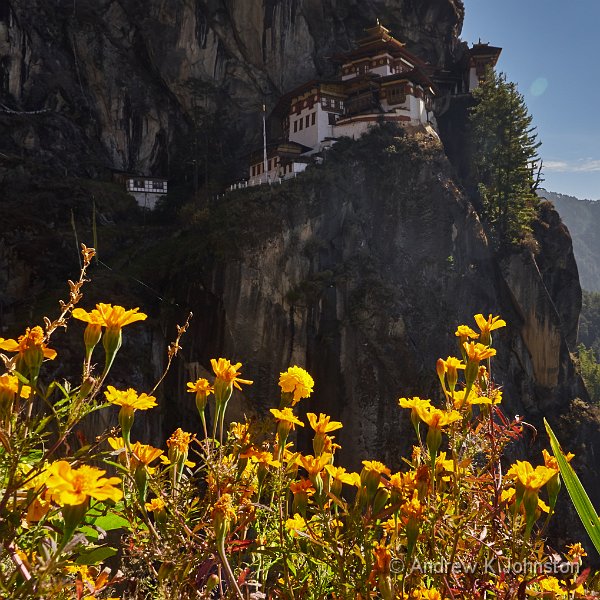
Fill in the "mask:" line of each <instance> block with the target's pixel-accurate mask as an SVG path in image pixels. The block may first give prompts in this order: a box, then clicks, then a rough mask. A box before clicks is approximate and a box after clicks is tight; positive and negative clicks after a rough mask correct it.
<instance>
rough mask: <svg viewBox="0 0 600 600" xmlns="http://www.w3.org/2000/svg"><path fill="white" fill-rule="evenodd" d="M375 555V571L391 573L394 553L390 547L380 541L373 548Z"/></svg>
mask: <svg viewBox="0 0 600 600" xmlns="http://www.w3.org/2000/svg"><path fill="white" fill-rule="evenodd" d="M373 555H374V557H375V564H374V565H373V571H374V572H375V573H378V574H379V573H389V572H390V566H391V564H392V554H391V552H390V549H389V548H388V547H387V546H386V545H385V544H384V542H383V541H380V542H379V543H378V544H377V545H376V546H375V547H374V548H373Z"/></svg>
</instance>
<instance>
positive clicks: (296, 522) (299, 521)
mask: <svg viewBox="0 0 600 600" xmlns="http://www.w3.org/2000/svg"><path fill="white" fill-rule="evenodd" d="M285 528H286V529H287V530H288V531H289V532H290V533H291V534H292V535H296V534H297V532H298V531H304V530H305V529H306V521H305V520H304V519H303V518H302V517H301V516H300V515H299V514H298V513H296V514H295V515H294V517H293V518H292V519H287V520H286V522H285Z"/></svg>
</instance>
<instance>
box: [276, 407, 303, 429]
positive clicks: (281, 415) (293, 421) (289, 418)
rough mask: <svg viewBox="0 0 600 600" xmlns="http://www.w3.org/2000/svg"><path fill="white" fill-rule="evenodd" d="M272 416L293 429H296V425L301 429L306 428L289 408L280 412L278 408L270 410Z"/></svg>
mask: <svg viewBox="0 0 600 600" xmlns="http://www.w3.org/2000/svg"><path fill="white" fill-rule="evenodd" d="M270 412H271V414H272V415H273V416H274V417H275V418H276V419H277V421H284V422H286V423H289V424H290V425H291V429H294V426H295V425H300V427H304V423H303V422H302V421H301V420H300V419H298V417H296V416H295V415H294V413H293V412H292V409H291V408H290V407H289V406H287V407H286V408H284V409H283V410H279V409H278V408H272V409H271V410H270Z"/></svg>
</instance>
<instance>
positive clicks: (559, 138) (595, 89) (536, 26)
mask: <svg viewBox="0 0 600 600" xmlns="http://www.w3.org/2000/svg"><path fill="white" fill-rule="evenodd" d="M464 2H465V9H466V16H465V23H464V26H463V31H462V34H461V38H462V39H463V40H464V41H467V42H470V43H471V42H476V41H478V39H479V38H481V41H482V42H490V43H491V44H492V45H494V46H501V47H502V48H503V51H502V54H501V56H500V61H499V62H498V66H497V70H499V71H502V72H504V73H506V76H507V78H508V79H509V80H510V81H514V82H515V83H517V85H518V87H519V91H520V92H521V93H522V94H523V95H524V96H525V101H526V103H527V107H528V108H529V112H530V113H531V114H532V115H533V123H534V125H536V126H537V131H538V139H539V140H540V141H541V142H542V147H541V148H540V151H539V152H540V155H541V157H542V159H543V161H544V178H545V181H544V183H543V184H542V186H543V187H545V188H546V189H548V190H552V191H554V192H560V193H562V194H570V195H572V196H577V197H579V198H590V199H593V200H597V199H600V77H599V74H600V68H599V66H598V60H599V58H598V56H599V54H600V52H599V44H598V41H597V39H598V38H597V35H598V33H597V29H598V25H599V24H600V1H599V0H573V1H572V2H565V0H464Z"/></svg>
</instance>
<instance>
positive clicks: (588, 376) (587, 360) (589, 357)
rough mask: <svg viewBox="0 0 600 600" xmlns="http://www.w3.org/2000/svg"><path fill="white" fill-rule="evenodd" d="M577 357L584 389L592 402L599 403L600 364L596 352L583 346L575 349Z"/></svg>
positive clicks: (580, 345)
mask: <svg viewBox="0 0 600 600" xmlns="http://www.w3.org/2000/svg"><path fill="white" fill-rule="evenodd" d="M577 350H578V355H579V368H580V370H581V376H582V377H583V381H584V382H585V387H586V388H587V391H588V393H589V395H590V398H591V399H592V400H593V401H594V402H600V364H598V358H597V355H596V352H594V350H593V349H592V348H586V347H585V346H584V345H583V344H579V346H578V347H577Z"/></svg>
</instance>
